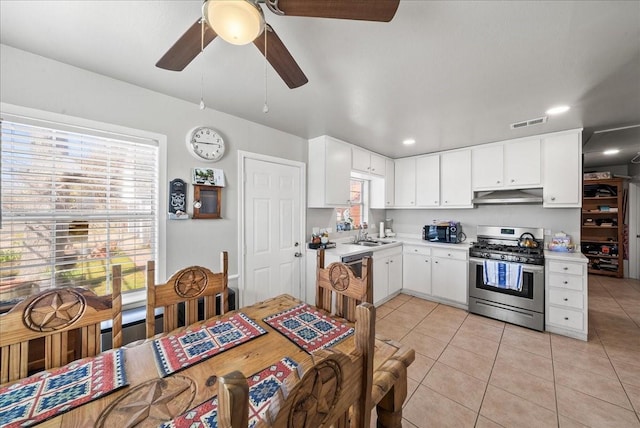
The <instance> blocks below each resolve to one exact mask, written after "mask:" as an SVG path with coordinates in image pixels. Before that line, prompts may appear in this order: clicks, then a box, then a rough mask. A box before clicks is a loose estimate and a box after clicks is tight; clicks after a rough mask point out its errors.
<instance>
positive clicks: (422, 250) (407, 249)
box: [402, 244, 431, 256]
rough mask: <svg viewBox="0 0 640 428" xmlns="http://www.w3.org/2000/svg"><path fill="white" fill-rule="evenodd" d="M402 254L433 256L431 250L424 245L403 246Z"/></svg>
mask: <svg viewBox="0 0 640 428" xmlns="http://www.w3.org/2000/svg"><path fill="white" fill-rule="evenodd" d="M402 252H403V253H405V254H421V255H423V256H429V255H431V248H429V247H427V246H424V245H406V244H405V245H403V246H402Z"/></svg>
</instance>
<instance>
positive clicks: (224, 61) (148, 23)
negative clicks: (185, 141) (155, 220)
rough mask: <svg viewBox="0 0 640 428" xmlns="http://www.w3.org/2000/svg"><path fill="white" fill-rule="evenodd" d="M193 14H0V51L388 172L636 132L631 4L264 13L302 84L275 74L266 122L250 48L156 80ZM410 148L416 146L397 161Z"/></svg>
mask: <svg viewBox="0 0 640 428" xmlns="http://www.w3.org/2000/svg"><path fill="white" fill-rule="evenodd" d="M318 1H320V0H318ZM200 7H201V1H198V0H194V1H190V0H175V1H170V0H164V1H151V0H145V1H125V0H119V1H109V0H100V1H86V0H85V1H76V0H72V1H55V0H47V1H34V0H24V1H18V0H13V1H8V0H1V1H0V42H1V43H2V44H6V45H9V46H13V47H16V48H18V49H23V50H25V51H29V52H33V53H35V54H38V55H42V56H45V57H48V58H52V59H55V60H58V61H61V62H64V63H67V64H71V65H74V66H77V67H80V68H83V69H87V70H90V71H94V72H96V73H100V74H103V75H106V76H110V77H113V78H115V79H119V80H123V81H126V82H130V83H133V84H135V85H138V86H142V87H145V88H148V89H151V90H154V91H157V92H161V93H165V94H168V95H171V96H174V97H178V98H181V99H184V100H188V101H190V102H193V103H194V109H197V108H198V103H199V101H200V94H201V77H204V98H205V102H206V104H207V106H208V107H209V108H213V109H216V110H220V111H224V112H226V113H230V114H233V115H236V116H239V117H243V118H246V119H248V120H251V121H255V122H258V123H262V124H264V125H267V126H270V127H273V128H277V129H280V130H283V131H286V132H289V133H291V134H295V135H298V136H301V137H304V138H312V137H316V136H318V135H323V134H327V135H332V136H334V137H337V138H340V139H343V140H345V141H349V142H352V143H354V144H357V145H360V146H363V147H367V148H369V149H371V150H373V151H376V152H379V153H381V154H384V155H388V156H391V157H402V156H408V155H413V154H418V153H427V152H432V151H438V150H443V149H448V148H455V147H462V146H469V145H474V144H480V143H485V142H491V141H498V140H504V139H510V138H516V137H521V136H528V135H533V134H540V133H545V132H552V131H557V130H563V129H570V128H576V127H584V128H585V131H586V132H585V136H586V139H588V138H589V137H590V136H591V133H592V132H593V131H595V130H599V129H606V128H613V127H620V126H627V125H633V124H640V2H638V1H620V2H614V1H602V2H600V1H555V2H547V1H544V2H542V1H495V2H494V1H470V2H465V1H417V0H414V1H409V0H402V1H401V2H400V6H399V8H398V11H397V13H396V16H395V17H394V19H393V20H392V21H391V22H390V23H374V22H361V21H348V20H332V19H319V18H303V17H286V16H285V17H279V16H276V15H274V14H273V13H271V12H270V11H268V10H266V8H264V9H265V16H266V18H267V22H269V23H270V24H271V25H272V26H273V27H274V29H275V30H276V32H277V33H278V35H279V36H280V38H281V39H282V40H283V42H284V43H285V45H286V46H287V47H288V49H289V51H290V52H291V53H292V55H293V56H294V58H295V59H296V60H297V62H298V64H299V65H300V67H301V68H302V70H303V71H304V72H305V74H306V75H307V77H308V78H309V83H308V84H306V85H305V86H302V87H301V88H298V89H293V90H291V89H288V88H287V86H286V85H285V84H284V83H283V82H282V81H281V80H280V79H279V77H278V76H277V74H275V72H274V71H273V70H272V69H271V68H269V69H268V73H267V85H268V104H269V112H268V113H266V114H265V113H263V112H262V107H263V102H264V93H265V89H264V86H265V77H264V75H265V71H264V58H263V57H262V55H261V54H260V53H259V51H258V50H257V49H256V48H255V46H253V45H252V44H250V45H247V46H233V45H230V44H227V43H226V42H224V41H223V40H221V39H219V38H218V39H216V40H214V42H213V43H211V45H209V46H208V47H207V48H206V50H205V51H204V53H203V54H202V55H200V56H199V57H197V58H196V59H195V60H194V61H193V62H192V63H191V64H190V65H189V66H187V68H186V69H185V70H184V71H182V72H171V71H166V70H162V69H158V68H156V67H155V66H154V64H155V63H156V61H157V60H158V59H159V58H160V57H161V56H162V55H163V54H164V53H165V52H166V51H167V49H168V48H169V47H170V46H171V45H172V44H173V43H174V42H175V41H176V40H177V38H178V37H179V36H180V35H182V33H183V32H184V31H185V30H186V29H187V28H188V27H189V26H190V25H191V24H193V23H194V22H195V20H196V19H197V18H198V16H199V15H200ZM556 104H569V105H570V106H571V107H572V108H571V110H570V111H569V112H568V113H566V114H564V115H562V116H559V117H558V116H556V117H550V118H549V120H548V122H547V123H546V124H542V125H536V126H533V127H530V128H526V129H520V130H517V131H512V130H510V129H509V124H510V123H513V122H518V121H522V120H527V119H532V118H537V117H540V116H543V115H544V111H545V110H546V109H547V108H549V107H551V106H553V105H556ZM209 125H213V126H215V124H209ZM407 137H412V138H415V139H416V140H417V144H415V145H414V146H411V147H407V146H403V145H402V143H401V141H402V140H403V139H405V138H407ZM630 144H632V145H633V144H635V145H636V146H640V142H638V140H637V139H635V140H634V139H632V140H631V143H630ZM639 150H640V149H639ZM627 161H628V159H627V160H622V161H621V162H620V163H624V162H627ZM612 162H614V163H615V161H612Z"/></svg>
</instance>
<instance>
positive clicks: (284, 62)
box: [253, 25, 309, 89]
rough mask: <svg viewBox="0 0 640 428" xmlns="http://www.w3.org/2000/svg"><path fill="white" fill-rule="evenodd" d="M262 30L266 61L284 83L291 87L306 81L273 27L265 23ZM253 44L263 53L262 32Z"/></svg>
mask: <svg viewBox="0 0 640 428" xmlns="http://www.w3.org/2000/svg"><path fill="white" fill-rule="evenodd" d="M264 31H266V32H267V55H266V57H267V61H269V64H271V66H272V67H273V69H274V70H275V71H276V72H277V73H278V74H279V75H280V77H281V78H282V80H284V83H286V84H287V86H288V87H289V88H291V89H294V88H298V87H300V86H302V85H304V84H305V83H307V82H308V81H309V79H307V76H305V75H304V73H303V72H302V70H301V69H300V67H299V66H298V63H296V60H295V59H293V56H291V53H289V51H288V50H287V48H286V47H285V46H284V43H282V40H280V37H278V35H277V34H276V32H275V31H274V30H273V28H271V26H270V25H267V26H266V28H265V30H264ZM253 44H254V45H256V47H257V48H258V49H259V50H260V52H262V55H264V33H263V34H261V35H259V36H258V37H256V39H255V40H254V41H253Z"/></svg>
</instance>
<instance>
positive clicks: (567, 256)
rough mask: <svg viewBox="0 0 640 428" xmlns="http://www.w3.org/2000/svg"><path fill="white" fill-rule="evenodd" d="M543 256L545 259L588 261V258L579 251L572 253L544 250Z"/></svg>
mask: <svg viewBox="0 0 640 428" xmlns="http://www.w3.org/2000/svg"><path fill="white" fill-rule="evenodd" d="M544 258H545V259H546V260H560V261H569V262H580V263H588V261H589V259H587V257H586V256H585V255H584V254H582V253H581V252H580V251H576V252H574V253H565V252H562V251H550V250H544Z"/></svg>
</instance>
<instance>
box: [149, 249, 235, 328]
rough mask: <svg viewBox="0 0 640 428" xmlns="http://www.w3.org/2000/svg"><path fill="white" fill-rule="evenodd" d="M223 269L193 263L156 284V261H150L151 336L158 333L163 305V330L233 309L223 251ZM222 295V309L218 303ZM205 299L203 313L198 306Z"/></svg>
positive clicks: (221, 262) (225, 258) (221, 259)
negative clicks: (159, 311)
mask: <svg viewBox="0 0 640 428" xmlns="http://www.w3.org/2000/svg"><path fill="white" fill-rule="evenodd" d="M220 266H221V268H222V272H219V273H213V272H212V271H211V270H209V269H207V268H205V267H202V266H190V267H187V268H184V269H180V270H179V271H177V272H176V273H174V274H173V275H172V276H171V278H169V280H168V281H167V282H166V283H164V284H158V285H155V281H154V278H155V263H154V262H153V261H149V262H148V263H147V338H150V337H153V336H154V335H155V334H156V317H155V310H156V308H163V309H164V313H163V316H162V320H163V321H162V326H163V328H162V332H165V333H167V332H170V331H172V330H175V329H176V328H178V327H181V326H182V325H181V324H183V325H189V324H193V323H195V322H196V321H199V320H205V319H208V318H211V317H213V316H216V315H220V314H223V313H225V312H228V311H229V301H228V286H229V261H228V254H227V252H226V251H223V252H221V253H220ZM216 296H220V311H218V309H217V307H216ZM201 301H202V302H203V303H204V307H203V311H201V312H202V314H199V311H198V306H199V303H200V302H201ZM182 314H184V315H183V316H180V315H182Z"/></svg>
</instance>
